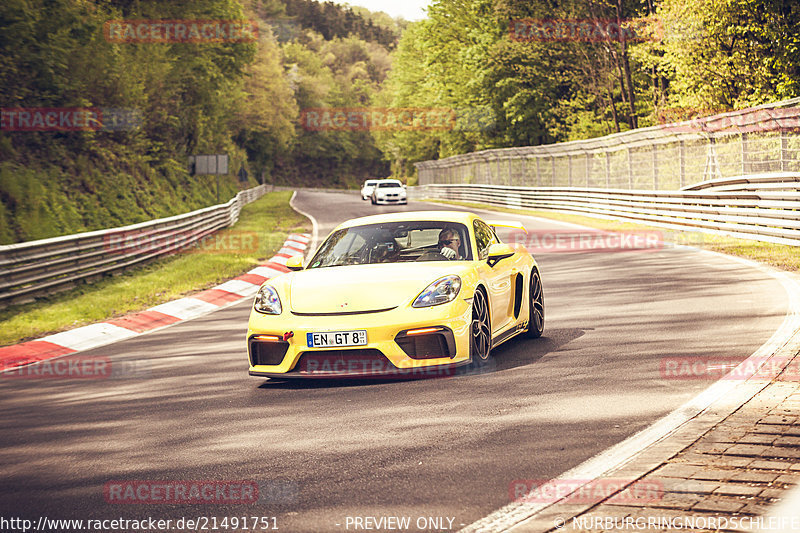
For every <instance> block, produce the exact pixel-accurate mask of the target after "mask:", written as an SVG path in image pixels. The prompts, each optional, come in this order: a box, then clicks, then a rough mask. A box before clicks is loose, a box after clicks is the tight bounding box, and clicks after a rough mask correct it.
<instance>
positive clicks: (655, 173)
mask: <svg viewBox="0 0 800 533" xmlns="http://www.w3.org/2000/svg"><path fill="white" fill-rule="evenodd" d="M653 190H654V191H657V190H658V145H657V144H654V145H653Z"/></svg>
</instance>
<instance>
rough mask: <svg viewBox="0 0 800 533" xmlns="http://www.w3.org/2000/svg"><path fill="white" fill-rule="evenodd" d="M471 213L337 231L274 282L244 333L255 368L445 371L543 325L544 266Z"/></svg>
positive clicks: (322, 372)
mask: <svg viewBox="0 0 800 533" xmlns="http://www.w3.org/2000/svg"><path fill="white" fill-rule="evenodd" d="M498 226H504V227H512V228H517V229H518V230H521V231H524V228H523V227H522V225H521V224H519V223H515V222H484V221H483V220H481V219H480V218H479V217H478V216H476V215H474V214H472V213H466V212H452V211H427V212H407V213H391V214H385V215H375V216H368V217H363V218H358V219H354V220H350V221H348V222H345V223H344V224H342V225H340V226H339V227H337V228H336V229H335V230H333V232H332V233H331V234H330V235H329V236H328V238H327V239H326V240H325V241H324V242H323V243H322V245H321V246H320V247H319V249H318V250H317V251H316V253H315V254H314V256H313V257H312V258H311V260H310V261H308V264H307V265H306V266H305V268H304V267H303V262H302V258H300V257H295V258H292V259H290V260H289V261H288V262H287V267H289V268H290V269H291V270H292V272H288V273H286V274H283V275H280V276H277V277H275V278H272V279H270V280H268V281H267V282H265V283H264V284H263V285H262V286H261V287H260V289H259V291H258V294H257V295H256V298H255V302H254V304H253V309H252V311H251V313H250V323H249V325H248V329H247V351H248V356H249V359H250V375H252V376H265V377H278V378H290V377H343V376H346V377H367V376H376V375H383V376H398V377H402V376H414V375H416V376H420V377H423V376H434V375H447V374H449V373H451V372H452V370H453V369H454V368H455V367H457V366H460V365H466V364H470V363H472V364H473V365H475V366H483V365H485V364H486V363H487V361H488V360H489V357H490V353H491V350H492V348H493V347H496V346H497V345H499V344H500V343H502V342H505V341H507V340H508V339H510V338H512V337H514V336H516V335H518V334H521V333H527V335H528V336H530V337H539V336H541V335H542V331H543V330H544V294H543V292H542V283H541V277H540V274H539V268H538V266H537V264H536V261H535V260H534V259H533V257H532V256H531V255H530V254H529V253H528V252H527V251H526V250H525V248H524V247H523V246H522V245H520V244H506V243H503V242H501V241H500V239H498V238H497V235H496V233H495V230H494V227H498Z"/></svg>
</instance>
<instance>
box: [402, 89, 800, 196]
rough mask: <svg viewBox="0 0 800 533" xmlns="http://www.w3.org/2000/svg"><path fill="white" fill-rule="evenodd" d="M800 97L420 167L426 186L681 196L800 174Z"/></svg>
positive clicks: (486, 151) (421, 164)
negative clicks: (699, 188) (712, 184)
mask: <svg viewBox="0 0 800 533" xmlns="http://www.w3.org/2000/svg"><path fill="white" fill-rule="evenodd" d="M798 104H800V98H794V99H791V100H784V101H781V102H776V103H772V104H766V105H762V106H758V107H753V108H749V109H743V110H739V111H732V112H729V113H723V114H719V115H713V116H709V117H703V118H697V119H693V120H688V121H684V122H677V123H673V124H664V125H660V126H653V127H649V128H640V129H637V130H632V131H627V132H623V133H617V134H614V135H608V136H606V137H600V138H596V139H589V140H585V141H572V142H565V143H558V144H552V145H544V146H527V147H520V148H502V149H495V150H484V151H480V152H473V153H469V154H462V155H457V156H452V157H448V158H445V159H439V160H435V161H424V162H421V163H417V164H416V167H417V171H418V173H419V184H420V185H432V184H484V185H503V186H526V187H583V188H603V189H636V190H677V189H682V188H684V187H687V186H691V185H693V184H695V183H698V182H701V181H708V180H714V179H719V178H727V177H732V176H744V175H750V174H759V173H765V172H788V171H800V107H798Z"/></svg>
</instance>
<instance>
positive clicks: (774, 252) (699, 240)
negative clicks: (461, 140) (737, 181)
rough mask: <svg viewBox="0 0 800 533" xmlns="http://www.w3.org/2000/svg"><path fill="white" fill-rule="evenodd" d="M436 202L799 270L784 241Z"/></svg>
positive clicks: (799, 255) (795, 253)
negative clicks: (656, 235) (644, 233)
mask: <svg viewBox="0 0 800 533" xmlns="http://www.w3.org/2000/svg"><path fill="white" fill-rule="evenodd" d="M429 201H435V202H437V203H444V204H450V205H460V206H463V207H471V208H474V209H489V210H491V211H497V212H501V213H514V214H522V215H531V216H536V217H542V218H549V219H551V220H557V221H560V222H571V223H573V224H580V225H581V226H587V227H590V228H597V229H602V230H608V231H625V230H652V231H659V232H661V233H662V235H663V236H664V239H663V240H664V242H669V243H674V244H683V245H687V246H694V247H696V248H702V249H705V250H712V251H715V252H721V253H724V254H729V255H735V256H738V257H744V258H746V259H752V260H753V261H758V262H760V263H764V264H767V265H770V266H773V267H775V268H780V269H782V270H787V271H790V272H797V271H800V247H797V246H789V245H785V244H772V243H768V242H760V241H750V240H747V239H737V238H735V237H726V236H724V235H714V234H711V233H702V232H699V231H681V230H672V229H668V228H661V227H655V226H648V225H646V224H639V223H635V222H627V221H622V220H612V219H604V218H595V217H589V216H583V215H576V214H572V213H560V212H557V211H547V210H536V209H511V208H508V207H500V206H494V205H489V204H477V203H472V202H456V201H450V200H429Z"/></svg>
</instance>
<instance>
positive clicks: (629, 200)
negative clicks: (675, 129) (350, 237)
mask: <svg viewBox="0 0 800 533" xmlns="http://www.w3.org/2000/svg"><path fill="white" fill-rule="evenodd" d="M413 194H414V197H416V198H422V197H427V198H431V199H440V200H455V201H462V202H475V203H481V204H487V205H491V206H502V207H509V208H515V209H549V210H557V211H561V212H571V213H578V214H583V215H589V216H594V217H599V218H614V219H625V220H631V221H637V222H642V223H646V224H648V225H654V226H660V227H667V228H672V229H680V230H692V231H700V232H705V233H716V234H722V235H730V236H733V237H739V238H744V239H750V240H757V241H765V242H772V243H777V244H788V245H793V246H798V245H800V191H780V192H769V191H766V192H765V191H719V192H714V191H647V190H622V189H594V188H578V187H566V188H562V187H541V188H533V187H519V186H508V185H470V184H460V185H424V186H420V187H415V188H414V191H413Z"/></svg>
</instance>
